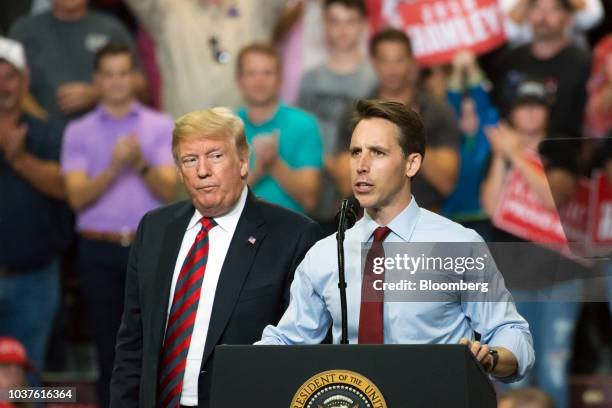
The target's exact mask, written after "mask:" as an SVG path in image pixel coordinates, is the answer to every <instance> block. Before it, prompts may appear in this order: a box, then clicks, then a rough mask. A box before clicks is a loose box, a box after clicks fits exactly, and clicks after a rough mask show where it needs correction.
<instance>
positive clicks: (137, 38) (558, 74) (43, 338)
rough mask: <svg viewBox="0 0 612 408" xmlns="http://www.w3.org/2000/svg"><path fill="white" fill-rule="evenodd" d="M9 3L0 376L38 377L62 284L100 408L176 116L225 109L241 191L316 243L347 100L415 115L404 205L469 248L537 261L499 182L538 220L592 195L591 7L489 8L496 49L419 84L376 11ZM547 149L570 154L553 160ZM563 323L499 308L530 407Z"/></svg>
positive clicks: (245, 0) (329, 202)
mask: <svg viewBox="0 0 612 408" xmlns="http://www.w3.org/2000/svg"><path fill="white" fill-rule="evenodd" d="M10 3H11V5H10V7H8V5H7V8H10V10H8V9H7V10H6V13H4V12H3V13H2V14H3V18H2V20H0V34H1V35H2V37H0V191H1V194H2V199H1V200H0V336H10V337H12V338H14V339H17V340H18V341H19V342H20V343H21V344H23V346H24V349H23V350H22V349H21V348H20V347H21V346H20V345H19V344H17V343H13V342H14V340H12V339H7V340H2V338H0V356H1V355H2V347H3V344H5V347H7V348H8V347H9V346H10V348H11V350H16V351H14V352H13V354H15V355H18V358H17V357H16V358H15V359H14V360H15V361H13V360H10V359H9V360H10V361H9V360H7V361H8V362H12V363H18V365H20V366H23V367H25V368H26V369H28V370H30V368H34V369H33V370H31V371H30V372H31V373H38V374H40V373H42V372H44V371H45V361H46V355H47V350H48V344H49V339H50V338H51V335H52V332H53V329H54V325H55V324H57V322H58V314H59V313H60V312H63V311H64V310H65V309H64V308H63V307H62V303H63V301H62V296H63V295H62V293H63V288H62V279H61V276H62V273H63V272H62V271H63V270H65V269H66V268H68V269H70V268H73V269H75V270H76V271H77V276H78V282H79V290H80V292H81V294H82V298H83V303H84V305H85V319H86V323H87V326H88V328H89V331H90V333H91V337H92V340H93V344H94V345H95V349H96V353H97V365H98V368H99V381H98V383H99V389H98V400H99V403H100V405H101V406H108V404H109V391H108V384H109V383H110V381H111V375H112V369H113V361H114V355H115V339H116V336H117V332H118V330H119V325H120V322H121V316H122V314H123V312H124V310H123V309H124V293H125V285H126V282H125V278H126V269H127V265H128V258H129V254H130V248H131V246H132V245H131V244H132V242H133V241H134V239H135V238H136V237H135V234H136V231H137V227H138V225H139V222H140V221H141V218H142V217H143V215H144V214H146V213H147V212H149V211H150V210H153V209H155V208H158V207H161V206H164V205H166V204H169V203H172V202H174V201H177V200H180V199H184V198H186V197H187V195H188V192H186V191H185V189H184V188H183V187H182V184H185V185H186V186H187V187H188V188H189V180H184V176H183V175H182V174H181V172H177V170H176V168H177V166H179V165H183V164H184V165H187V164H186V163H178V162H177V152H176V151H174V150H173V146H172V140H173V129H175V122H174V121H175V120H177V119H179V118H180V117H182V116H183V115H185V114H187V113H188V112H191V111H194V110H198V109H204V108H212V107H217V106H225V107H230V108H231V109H233V110H234V112H235V113H236V114H237V115H238V116H239V117H240V118H241V119H242V122H243V124H244V130H245V133H246V140H247V142H248V144H249V146H250V153H249V158H250V165H249V166H250V167H249V169H248V179H247V183H248V185H249V190H250V191H251V192H252V193H253V194H254V195H256V196H258V197H261V198H263V199H265V200H267V201H269V202H272V203H275V204H278V205H280V206H282V207H284V208H287V209H289V210H292V211H295V212H298V213H302V214H305V215H307V216H308V217H310V218H311V219H313V220H315V221H316V222H317V223H318V224H319V225H320V227H321V229H322V230H323V233H324V236H327V235H329V234H332V233H333V232H334V231H335V230H336V222H335V218H334V217H335V214H336V212H337V209H338V205H339V203H340V201H341V199H342V198H343V197H347V196H349V195H351V193H352V191H353V187H354V186H353V185H352V183H351V179H350V176H349V162H350V160H351V157H352V156H353V155H354V154H355V152H353V151H351V149H350V148H349V147H350V143H351V135H352V134H353V130H354V121H353V114H354V112H353V111H354V109H353V108H354V107H353V103H354V102H355V101H356V100H357V99H360V98H367V99H377V100H383V101H391V102H399V103H401V104H403V105H405V106H407V107H409V108H411V109H413V110H414V111H416V112H418V114H419V115H420V118H421V119H422V121H423V124H424V130H425V135H426V139H427V148H426V152H425V154H424V160H423V163H422V164H421V167H420V171H419V172H418V174H416V176H414V179H413V180H411V187H412V194H413V196H414V198H415V200H416V201H417V202H418V205H419V206H420V207H422V208H424V209H427V210H430V211H432V212H435V213H439V214H442V215H444V216H446V217H448V218H450V219H452V220H454V221H456V222H459V223H461V224H462V225H464V226H466V227H468V228H472V229H474V230H475V231H476V232H477V233H478V234H480V236H481V237H483V238H484V239H485V240H486V241H491V242H499V241H511V242H527V241H537V240H535V239H529V238H528V237H525V236H523V235H521V234H520V233H518V232H517V231H516V230H512V229H509V228H508V227H504V226H503V225H502V224H499V223H497V222H496V221H495V220H496V217H497V216H498V215H499V213H500V211H501V208H502V205H503V202H504V199H505V197H507V192H508V190H509V187H508V186H509V183H510V180H514V179H520V180H523V181H524V183H523V185H524V186H525V189H526V191H527V192H526V195H529V196H530V197H531V198H530V200H533V201H534V202H535V203H536V204H537V206H538V208H541V209H542V210H541V211H543V212H542V213H544V214H548V213H550V212H553V213H554V212H558V211H559V209H560V208H562V207H563V206H564V205H566V204H567V203H569V202H570V201H571V200H572V197H573V195H574V194H575V191H576V184H577V182H578V180H579V179H580V178H585V177H586V178H588V177H591V176H592V175H593V174H594V171H595V170H594V169H599V170H601V171H602V174H603V180H607V181H605V182H607V185H608V186H610V185H612V143H611V142H610V140H612V139H611V138H612V34H608V35H604V36H601V38H593V37H592V36H591V38H589V37H588V35H587V34H588V31H589V30H590V29H592V28H594V27H596V26H597V25H598V24H600V23H601V21H602V20H603V19H604V18H606V17H607V14H606V12H607V13H611V12H612V10H610V9H609V8H608V9H607V10H604V5H605V4H602V1H600V0H513V1H509V0H500V1H499V7H500V10H501V12H502V15H503V18H504V26H505V29H506V35H507V43H506V44H505V45H504V46H503V47H501V48H498V49H496V50H494V51H492V52H488V53H487V54H485V55H476V54H475V53H474V52H473V51H471V50H469V49H461V50H457V51H456V52H455V54H454V56H453V57H452V60H450V61H449V62H448V63H447V64H444V65H440V66H428V67H426V66H422V65H421V64H420V63H419V61H418V59H417V58H416V57H415V55H414V52H413V51H414V50H413V47H412V43H411V40H410V38H409V37H408V35H407V34H406V32H405V30H403V29H401V27H396V26H394V24H393V21H394V19H392V18H389V10H390V9H392V7H391V6H392V5H393V3H395V2H394V1H382V2H381V1H369V0H296V1H286V0H265V1H264V0H262V1H253V0H235V1H225V0H191V1H181V2H173V1H169V0H125V1H119V0H116V1H111V0H109V1H93V0H92V1H88V0H46V1H45V0H41V1H38V0H37V1H32V2H29V1H24V2H21V1H20V2H10ZM383 3H384V5H383ZM2 7H5V6H2ZM604 31H605V30H604ZM608 31H609V30H608ZM183 118H184V116H183ZM177 123H178V122H177ZM568 138H569V139H573V143H574V144H572V145H571V146H573V147H574V148H573V149H568V148H567V146H568V145H567V144H562V143H555V141H556V140H567V139H568ZM581 140H585V141H588V143H582V142H581ZM543 141H547V143H541V142H543ZM179 167H180V166H179ZM608 188H609V187H608ZM610 214H612V213H608V215H607V216H608V217H612V215H610ZM605 221H606V219H604V220H603V221H601V224H602V225H603V224H604V223H605ZM608 222H609V220H608ZM606 225H607V224H606ZM607 228H608V229H609V225H608V227H607ZM610 235H612V234H610ZM608 236H609V235H608ZM249 239H250V238H249ZM177 245H178V244H177ZM279 245H280V243H279ZM542 251H545V250H542ZM543 256H546V255H543ZM575 268H576V269H577V270H582V269H581V268H584V266H582V265H578V264H576V267H575ZM502 272H504V271H502ZM604 272H605V273H608V274H610V273H611V272H610V268H609V265H608V269H607V270H604ZM533 273H537V271H533ZM507 280H511V279H507ZM557 284H558V282H557V283H555V282H547V283H546V285H548V286H547V287H549V288H550V287H555V288H556V287H557V286H558V285H557ZM561 284H562V285H564V287H566V286H567V284H568V283H567V282H561ZM572 289H573V290H580V289H582V288H581V287H579V288H577V287H576V285H573V286H572ZM523 290H524V291H525V290H526V291H532V292H535V291H540V290H541V288H538V289H537V290H536V289H533V288H528V289H524V288H523ZM610 294H612V279H610V290H608V296H610ZM534 296H535V295H534ZM580 305H581V303H580V302H579V301H576V298H573V299H572V300H571V301H566V302H563V301H559V302H548V301H542V302H524V303H521V302H518V303H517V308H518V311H519V312H520V313H521V314H522V315H523V316H525V318H526V319H527V321H528V322H529V325H530V328H531V331H532V333H533V336H534V341H535V353H536V368H535V369H534V370H533V375H531V376H529V377H528V378H526V379H524V380H523V381H522V382H521V383H520V385H523V386H526V385H529V384H532V385H534V384H535V385H537V386H539V387H540V388H542V389H543V390H545V391H546V392H547V393H549V394H550V395H551V396H552V400H554V403H555V404H556V405H555V406H557V407H558V408H563V407H568V406H569V389H568V387H569V386H568V378H569V362H570V360H571V346H572V339H573V335H574V332H575V327H576V325H577V319H578V316H579V311H580ZM610 310H611V311H612V308H611V309H610ZM321 334H324V333H321ZM548 335H550V336H551V338H550V339H546V340H544V337H545V336H548ZM539 336H541V337H539ZM3 341H4V343H3ZM26 351H27V358H26V357H25V352H26ZM7 353H8V352H7ZM11 355H12V354H11ZM2 365H3V361H2V359H0V368H1V367H2ZM18 374H19V376H20V381H21V382H23V378H21V377H23V376H24V373H23V372H19V373H18ZM39 381H40V377H39V376H38V375H35V374H32V375H31V376H30V382H33V383H37V382H39ZM513 392H516V391H510V393H509V394H508V395H509V396H508V399H510V398H511V397H512V396H514V395H515V394H512V393H513ZM529 392H530V393H531V394H529V393H528V394H529V395H531V396H532V397H533V398H534V399H538V398H539V399H540V400H542V401H545V404H549V405H542V406H552V405H550V404H552V400H550V398H548V397H546V396H545V395H544V396H541V395H539V394H537V392H538V391H534V390H531V391H529ZM517 395H518V396H517V397H516V398H517V401H518V400H520V398H521V396H520V394H517ZM529 395H528V396H529ZM534 395H535V396H534ZM549 400H550V401H549ZM0 404H1V403H0ZM503 404H504V402H500V406H504V407H506V406H516V407H520V406H521V405H510V403H509V402H507V401H506V402H505V404H506V405H503ZM515 404H518V403H515ZM543 404H544V403H543Z"/></svg>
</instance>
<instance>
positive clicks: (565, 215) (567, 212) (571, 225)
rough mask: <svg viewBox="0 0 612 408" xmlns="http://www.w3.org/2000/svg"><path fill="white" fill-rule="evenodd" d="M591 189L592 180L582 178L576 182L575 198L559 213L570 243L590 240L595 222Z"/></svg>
mask: <svg viewBox="0 0 612 408" xmlns="http://www.w3.org/2000/svg"><path fill="white" fill-rule="evenodd" d="M591 187H592V182H591V180H590V179H588V178H586V177H582V178H580V179H579V180H578V181H577V182H576V191H575V193H574V197H572V199H571V200H570V201H569V202H568V203H567V204H566V205H565V206H563V208H562V209H561V210H560V211H559V212H560V217H561V224H563V231H565V235H566V236H567V239H568V241H572V242H585V241H587V240H588V239H589V234H590V233H591V228H592V222H593V218H592V217H591V212H592V210H591V206H590V203H591V193H592V188H591Z"/></svg>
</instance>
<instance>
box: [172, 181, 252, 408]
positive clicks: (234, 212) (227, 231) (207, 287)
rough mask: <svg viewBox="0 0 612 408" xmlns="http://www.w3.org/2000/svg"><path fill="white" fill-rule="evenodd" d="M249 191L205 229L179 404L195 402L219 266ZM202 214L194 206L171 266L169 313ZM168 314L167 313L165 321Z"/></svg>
mask: <svg viewBox="0 0 612 408" xmlns="http://www.w3.org/2000/svg"><path fill="white" fill-rule="evenodd" d="M247 194H248V189H247V187H244V189H243V190H242V193H241V195H240V199H239V200H238V202H237V203H236V204H235V205H234V208H232V209H231V210H230V211H229V212H228V213H227V214H225V215H222V216H220V217H215V218H213V219H214V220H215V222H216V223H217V225H216V226H215V227H213V228H212V229H211V230H210V231H209V233H208V240H209V248H208V260H207V262H206V271H205V272H204V280H203V281H202V289H201V292H200V301H199V302H198V310H197V312H196V318H195V323H194V326H193V333H192V335H191V342H190V343H189V351H188V352H187V365H186V367H185V376H184V377H183V392H182V394H181V401H180V404H181V405H190V406H197V405H198V377H199V375H200V367H201V365H202V356H203V355H204V345H205V344H206V337H207V336H208V326H209V324H210V315H211V312H212V308H213V303H214V300H215V292H216V290H217V282H218V281H219V276H220V274H221V268H222V267H223V262H224V261H225V255H226V254H227V250H228V248H229V245H230V242H231V240H232V237H233V236H234V231H235V230H236V225H237V224H238V220H239V219H240V215H241V214H242V210H243V209H244V205H245V203H246V198H247ZM200 218H202V214H200V212H199V211H198V210H195V212H194V214H193V216H192V217H191V220H190V221H189V224H188V225H187V230H186V231H185V235H183V241H182V243H181V249H180V250H179V254H178V257H177V259H176V265H175V266H174V275H173V276H172V287H171V289H170V302H169V303H168V315H169V314H170V309H171V308H172V299H173V298H174V288H175V286H176V281H177V279H178V276H179V273H180V272H181V268H182V266H183V263H184V262H185V258H186V257H187V253H188V252H189V249H191V246H192V245H193V243H194V241H195V239H196V236H197V235H198V232H199V231H200V229H201V226H200V223H199V222H198V221H199V220H200ZM167 319H168V318H167V317H166V323H167V321H168V320H167Z"/></svg>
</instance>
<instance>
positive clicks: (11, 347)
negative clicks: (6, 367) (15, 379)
mask: <svg viewBox="0 0 612 408" xmlns="http://www.w3.org/2000/svg"><path fill="white" fill-rule="evenodd" d="M0 364H19V365H20V366H22V367H24V368H25V369H27V370H31V369H32V363H30V360H28V355H27V354H26V350H25V347H23V345H22V344H21V343H20V342H19V341H17V340H15V339H14V338H12V337H0Z"/></svg>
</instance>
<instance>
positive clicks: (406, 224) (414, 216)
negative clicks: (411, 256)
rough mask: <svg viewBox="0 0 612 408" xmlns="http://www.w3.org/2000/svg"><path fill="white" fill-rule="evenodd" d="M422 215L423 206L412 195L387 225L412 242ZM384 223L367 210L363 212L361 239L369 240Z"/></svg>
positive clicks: (403, 239) (399, 235)
mask: <svg viewBox="0 0 612 408" xmlns="http://www.w3.org/2000/svg"><path fill="white" fill-rule="evenodd" d="M420 215H421V208H420V207H419V205H418V204H417V202H416V200H415V199H414V196H411V197H410V203H409V204H408V205H407V206H406V208H404V209H403V210H402V211H401V212H400V213H399V214H398V215H397V216H396V217H395V218H393V219H392V220H391V222H390V223H388V224H387V225H386V226H387V227H389V229H391V232H392V233H393V234H395V235H397V236H398V237H399V238H400V239H401V240H402V241H404V242H410V238H411V237H412V233H413V232H414V228H415V227H416V223H417V221H418V219H419V217H420ZM381 226H383V225H378V224H377V223H376V221H374V220H373V219H372V218H371V217H370V216H369V215H368V212H367V211H364V212H363V224H362V228H361V241H362V242H369V241H370V240H371V239H372V235H373V234H374V230H375V229H376V228H378V227H381Z"/></svg>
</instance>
